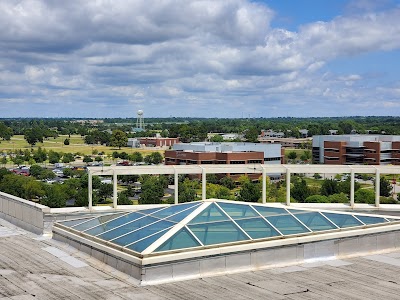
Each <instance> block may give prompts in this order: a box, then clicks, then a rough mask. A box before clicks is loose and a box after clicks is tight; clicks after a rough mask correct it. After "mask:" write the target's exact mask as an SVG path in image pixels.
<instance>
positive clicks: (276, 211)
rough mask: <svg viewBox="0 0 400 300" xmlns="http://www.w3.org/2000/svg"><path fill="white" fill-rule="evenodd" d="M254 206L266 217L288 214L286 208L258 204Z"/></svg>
mask: <svg viewBox="0 0 400 300" xmlns="http://www.w3.org/2000/svg"><path fill="white" fill-rule="evenodd" d="M253 207H254V208H255V209H256V210H257V211H258V212H259V213H260V214H261V215H262V216H264V217H268V216H275V215H284V214H288V212H287V211H286V210H285V209H284V208H278V207H265V206H258V205H254V206H253Z"/></svg>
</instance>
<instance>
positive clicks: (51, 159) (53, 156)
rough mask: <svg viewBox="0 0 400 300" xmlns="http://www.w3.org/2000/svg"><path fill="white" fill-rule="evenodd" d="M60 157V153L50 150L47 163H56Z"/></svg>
mask: <svg viewBox="0 0 400 300" xmlns="http://www.w3.org/2000/svg"><path fill="white" fill-rule="evenodd" d="M60 158H61V155H60V153H58V152H55V151H52V150H50V151H49V163H51V164H55V163H58V162H59V161H60Z"/></svg>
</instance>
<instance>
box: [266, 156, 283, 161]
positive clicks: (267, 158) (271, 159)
mask: <svg viewBox="0 0 400 300" xmlns="http://www.w3.org/2000/svg"><path fill="white" fill-rule="evenodd" d="M278 160H281V158H280V157H265V158H264V161H278Z"/></svg>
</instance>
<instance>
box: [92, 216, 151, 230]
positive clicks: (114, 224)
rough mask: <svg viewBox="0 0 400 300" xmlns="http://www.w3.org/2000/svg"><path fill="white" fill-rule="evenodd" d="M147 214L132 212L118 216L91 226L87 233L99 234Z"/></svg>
mask: <svg viewBox="0 0 400 300" xmlns="http://www.w3.org/2000/svg"><path fill="white" fill-rule="evenodd" d="M144 217H145V216H144V215H142V214H138V213H136V212H133V213H130V214H126V215H124V216H121V217H119V218H116V219H114V220H112V221H109V222H107V223H103V224H101V225H99V226H96V227H94V228H91V229H89V230H87V231H85V233H88V234H92V235H98V234H100V233H103V232H105V231H108V230H111V229H113V228H116V227H118V226H121V225H124V224H126V223H128V222H132V221H134V220H137V219H139V218H144Z"/></svg>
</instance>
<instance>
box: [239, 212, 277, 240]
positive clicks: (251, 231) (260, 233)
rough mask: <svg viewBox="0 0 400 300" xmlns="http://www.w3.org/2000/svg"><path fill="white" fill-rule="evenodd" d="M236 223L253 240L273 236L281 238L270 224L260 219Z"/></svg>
mask: <svg viewBox="0 0 400 300" xmlns="http://www.w3.org/2000/svg"><path fill="white" fill-rule="evenodd" d="M236 223H237V224H238V225H239V226H240V227H241V228H242V229H243V230H244V231H245V232H246V233H247V234H248V235H249V236H250V237H251V238H252V239H261V238H268V237H273V236H280V234H279V232H278V231H276V230H275V229H274V228H273V227H272V226H271V225H270V224H268V222H266V221H265V220H263V219H262V218H261V217H259V218H251V219H243V220H237V221H236Z"/></svg>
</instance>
